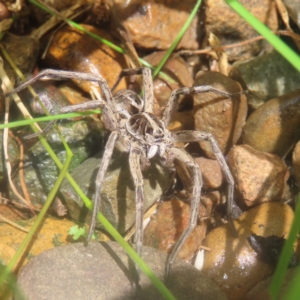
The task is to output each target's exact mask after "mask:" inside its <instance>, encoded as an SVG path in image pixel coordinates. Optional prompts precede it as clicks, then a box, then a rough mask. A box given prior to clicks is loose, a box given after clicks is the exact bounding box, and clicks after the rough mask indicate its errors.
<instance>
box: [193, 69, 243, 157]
mask: <svg viewBox="0 0 300 300" xmlns="http://www.w3.org/2000/svg"><path fill="white" fill-rule="evenodd" d="M202 85H209V86H211V87H213V88H216V89H219V90H221V91H224V92H227V93H238V92H241V91H242V88H241V86H240V85H239V83H237V82H235V81H233V80H232V79H231V78H229V77H227V76H225V75H223V74H221V73H218V72H205V71H200V72H199V73H197V75H196V79H195V83H194V86H202ZM193 99H194V108H193V111H194V118H195V130H200V131H204V132H209V133H211V134H212V135H213V136H214V137H215V139H216V140H217V142H218V144H219V146H220V148H221V151H222V153H223V154H227V153H228V151H229V149H231V147H232V146H233V145H234V144H235V143H236V142H237V140H238V139H239V137H240V135H241V133H242V126H243V125H244V123H245V120H246V116H247V98H246V96H245V95H244V94H241V95H237V96H233V97H230V98H228V97H226V96H221V95H220V94H217V93H216V92H205V93H198V94H194V95H193ZM199 145H200V147H201V148H202V150H204V151H205V154H206V155H207V156H208V157H209V158H212V159H215V155H214V154H213V151H212V149H211V145H210V143H209V142H207V141H201V142H199Z"/></svg>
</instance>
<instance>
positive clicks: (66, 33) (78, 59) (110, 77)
mask: <svg viewBox="0 0 300 300" xmlns="http://www.w3.org/2000/svg"><path fill="white" fill-rule="evenodd" d="M82 26H83V27H84V28H85V29H86V30H88V31H90V32H92V33H94V34H97V35H98V36H100V37H102V38H104V39H107V40H109V41H112V42H113V40H112V37H111V36H110V35H109V34H108V33H107V32H106V31H103V30H99V29H96V28H95V27H93V26H89V25H82ZM46 62H47V63H48V64H49V65H51V67H54V68H59V69H63V70H68V71H70V70H71V71H76V72H87V73H93V74H95V75H98V76H99V75H100V76H102V77H103V78H104V79H105V80H106V81H107V82H108V85H109V86H110V87H111V86H112V85H113V84H114V83H115V81H116V79H117V78H118V76H119V74H120V72H121V70H122V69H124V68H125V67H126V63H125V59H124V56H123V55H122V54H120V53H118V52H116V51H114V50H112V49H111V48H110V47H108V46H106V45H104V44H103V43H101V42H99V41H97V40H95V39H93V38H92V37H90V36H88V35H87V34H85V33H83V32H82V31H79V30H77V29H75V28H70V27H64V28H62V29H61V30H59V31H57V33H56V34H55V35H54V38H53V41H52V43H51V46H50V48H49V51H48V53H47V57H46ZM73 81H74V82H75V83H76V84H77V85H78V86H79V87H80V88H81V89H83V90H84V91H85V92H87V93H89V92H90V91H91V86H95V87H96V88H97V89H99V85H98V84H97V83H95V82H93V83H91V82H86V81H80V80H73ZM125 87H126V84H125V81H124V80H122V82H121V84H120V85H119V86H118V89H122V88H125Z"/></svg>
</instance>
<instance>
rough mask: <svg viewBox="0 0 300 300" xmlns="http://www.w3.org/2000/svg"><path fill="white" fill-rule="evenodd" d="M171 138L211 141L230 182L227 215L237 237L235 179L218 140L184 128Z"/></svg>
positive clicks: (174, 140)
mask: <svg viewBox="0 0 300 300" xmlns="http://www.w3.org/2000/svg"><path fill="white" fill-rule="evenodd" d="M171 139H172V141H173V142H174V143H175V142H182V143H189V142H198V141H202V140H206V141H209V142H210V145H211V148H212V150H213V152H214V154H215V156H216V159H217V160H218V162H219V164H220V166H221V168H222V170H223V173H224V175H225V177H226V180H227V183H228V194H227V216H228V221H229V223H230V226H231V229H232V233H233V235H234V237H237V231H236V228H235V226H234V223H233V220H232V207H233V192H234V180H233V177H232V174H231V172H230V169H229V167H228V165H227V162H226V160H225V158H224V155H223V154H222V152H221V149H220V147H219V145H218V142H217V141H216V139H215V138H214V136H213V135H212V134H211V133H208V132H202V131H194V130H183V131H179V132H175V133H172V134H171Z"/></svg>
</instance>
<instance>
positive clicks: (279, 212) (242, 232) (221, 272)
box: [202, 202, 294, 300]
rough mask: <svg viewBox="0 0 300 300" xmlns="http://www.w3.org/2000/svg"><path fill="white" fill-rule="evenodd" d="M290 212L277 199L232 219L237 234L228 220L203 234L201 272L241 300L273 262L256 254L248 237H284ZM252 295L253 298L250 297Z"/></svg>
mask: <svg viewBox="0 0 300 300" xmlns="http://www.w3.org/2000/svg"><path fill="white" fill-rule="evenodd" d="M293 218H294V213H293V211H292V209H291V208H290V206H288V205H286V204H281V203H278V202H270V203H263V204H261V205H259V206H256V207H254V208H252V209H251V210H249V211H247V212H245V213H243V214H242V215H241V216H240V217H239V218H238V219H236V220H234V224H235V227H236V229H237V233H238V237H237V238H235V237H233V235H232V231H231V228H230V226H229V224H226V225H224V226H220V227H218V228H216V229H214V230H212V231H211V232H210V233H209V234H208V235H207V237H206V240H205V246H207V247H209V248H210V249H211V251H206V252H205V259H204V266H203V269H202V272H204V274H206V275H207V276H208V277H209V278H211V279H212V280H213V281H214V282H215V283H216V284H217V285H218V286H219V287H220V288H221V289H222V290H223V291H224V292H225V294H226V295H227V296H228V298H229V299H231V300H243V299H245V295H246V293H247V292H248V291H249V290H250V289H251V288H252V287H254V286H255V285H256V284H257V283H259V282H260V281H262V280H263V279H264V278H266V277H268V276H270V275H271V274H272V272H274V270H275V266H274V265H271V264H269V263H267V262H265V261H262V260H260V259H259V258H258V255H257V253H256V252H255V251H254V250H253V249H252V247H251V246H250V245H249V242H248V237H249V236H250V235H251V234H253V233H254V234H256V235H259V236H263V237H268V236H271V235H275V236H278V237H280V238H282V237H283V238H287V236H288V234H289V231H290V228H291V225H292V222H293ZM252 299H256V298H252Z"/></svg>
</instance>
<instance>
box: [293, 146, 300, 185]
mask: <svg viewBox="0 0 300 300" xmlns="http://www.w3.org/2000/svg"><path fill="white" fill-rule="evenodd" d="M292 162H293V174H294V176H295V179H296V181H297V183H298V185H300V141H299V142H298V143H297V144H296V146H295V149H294V151H293V157H292Z"/></svg>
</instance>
